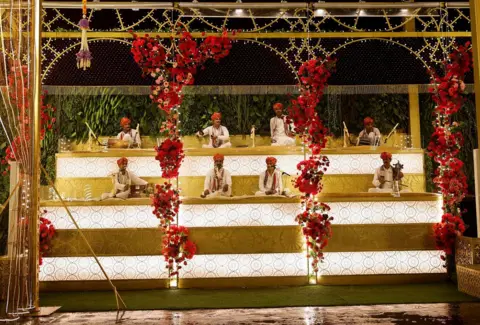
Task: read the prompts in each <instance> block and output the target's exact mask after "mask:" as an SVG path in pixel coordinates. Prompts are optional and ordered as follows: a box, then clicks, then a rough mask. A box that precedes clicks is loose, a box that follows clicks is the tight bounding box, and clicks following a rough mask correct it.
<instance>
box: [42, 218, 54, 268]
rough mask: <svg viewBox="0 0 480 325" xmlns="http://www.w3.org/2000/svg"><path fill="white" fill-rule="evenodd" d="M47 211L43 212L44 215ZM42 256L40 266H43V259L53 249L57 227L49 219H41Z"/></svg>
mask: <svg viewBox="0 0 480 325" xmlns="http://www.w3.org/2000/svg"><path fill="white" fill-rule="evenodd" d="M46 213H47V210H43V213H42V215H45V214H46ZM39 235H40V254H39V258H40V260H39V264H40V265H42V262H43V257H45V256H46V254H47V253H48V251H49V250H50V248H51V243H52V239H53V237H54V236H55V227H54V226H53V224H52V222H51V221H50V220H48V219H47V218H43V217H40V232H39Z"/></svg>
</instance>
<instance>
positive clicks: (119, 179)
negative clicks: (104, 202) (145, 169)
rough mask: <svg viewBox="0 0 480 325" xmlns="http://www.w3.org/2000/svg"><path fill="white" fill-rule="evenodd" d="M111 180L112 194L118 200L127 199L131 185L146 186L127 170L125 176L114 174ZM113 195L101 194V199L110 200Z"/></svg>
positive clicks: (143, 181)
mask: <svg viewBox="0 0 480 325" xmlns="http://www.w3.org/2000/svg"><path fill="white" fill-rule="evenodd" d="M112 178H113V192H115V193H116V195H115V197H117V198H120V199H127V198H128V197H129V195H130V186H132V185H147V184H148V182H147V181H145V180H143V179H141V178H140V177H138V176H137V175H135V174H134V173H133V172H131V171H129V170H127V171H126V173H125V174H122V173H121V172H116V173H113V174H112ZM112 197H113V193H103V194H102V199H107V198H112Z"/></svg>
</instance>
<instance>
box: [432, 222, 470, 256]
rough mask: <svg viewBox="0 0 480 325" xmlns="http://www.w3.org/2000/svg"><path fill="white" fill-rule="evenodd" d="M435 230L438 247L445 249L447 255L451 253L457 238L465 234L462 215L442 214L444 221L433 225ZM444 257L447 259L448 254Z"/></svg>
mask: <svg viewBox="0 0 480 325" xmlns="http://www.w3.org/2000/svg"><path fill="white" fill-rule="evenodd" d="M433 231H434V237H435V245H436V247H437V249H441V250H443V251H444V252H445V255H451V254H452V253H453V247H454V246H455V239H456V238H457V236H461V235H462V234H463V232H464V231H465V224H464V222H463V220H462V218H461V217H458V216H454V215H453V214H451V213H445V214H444V215H443V216H442V222H441V223H437V224H435V225H434V226H433ZM442 259H443V260H445V259H446V256H442Z"/></svg>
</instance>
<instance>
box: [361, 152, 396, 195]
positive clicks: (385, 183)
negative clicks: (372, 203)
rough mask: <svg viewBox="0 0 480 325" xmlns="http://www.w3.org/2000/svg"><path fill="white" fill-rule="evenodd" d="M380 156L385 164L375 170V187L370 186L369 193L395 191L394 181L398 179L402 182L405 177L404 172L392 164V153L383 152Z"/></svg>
mask: <svg viewBox="0 0 480 325" xmlns="http://www.w3.org/2000/svg"><path fill="white" fill-rule="evenodd" d="M380 158H381V159H382V160H383V165H382V166H380V167H378V168H377V169H376V170H375V175H374V176H373V182H372V183H373V186H375V188H370V189H369V190H368V192H369V193H382V192H387V193H389V192H393V189H394V186H393V185H394V181H395V180H397V181H398V182H399V183H400V182H401V180H402V178H403V173H402V172H401V171H398V170H396V169H395V168H393V167H392V165H391V164H390V163H391V162H392V154H391V153H389V152H382V153H381V155H380Z"/></svg>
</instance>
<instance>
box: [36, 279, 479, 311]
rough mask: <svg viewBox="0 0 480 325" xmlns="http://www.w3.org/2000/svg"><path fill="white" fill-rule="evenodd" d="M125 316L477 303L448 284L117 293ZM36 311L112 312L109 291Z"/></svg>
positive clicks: (53, 298)
mask: <svg viewBox="0 0 480 325" xmlns="http://www.w3.org/2000/svg"><path fill="white" fill-rule="evenodd" d="M120 294H121V296H122V298H123V299H124V301H125V303H126V304H127V307H128V309H129V310H146V309H202V308H268V307H291V306H345V305H369V304H410V303H441V302H468V301H480V299H476V298H474V297H471V296H468V295H466V294H463V293H461V292H459V291H457V288H456V286H455V285H454V284H451V283H434V284H412V285H370V286H320V285H319V286H302V287H284V288H261V289H221V290H220V289H219V290H211V289H171V290H167V289H165V290H142V291H121V292H120ZM40 303H41V305H42V306H62V309H61V311H63V312H67V311H68V312H74V311H108V310H115V309H116V305H115V298H114V295H113V292H111V291H98V292H94V291H92V292H46V293H42V294H41V295H40Z"/></svg>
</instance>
